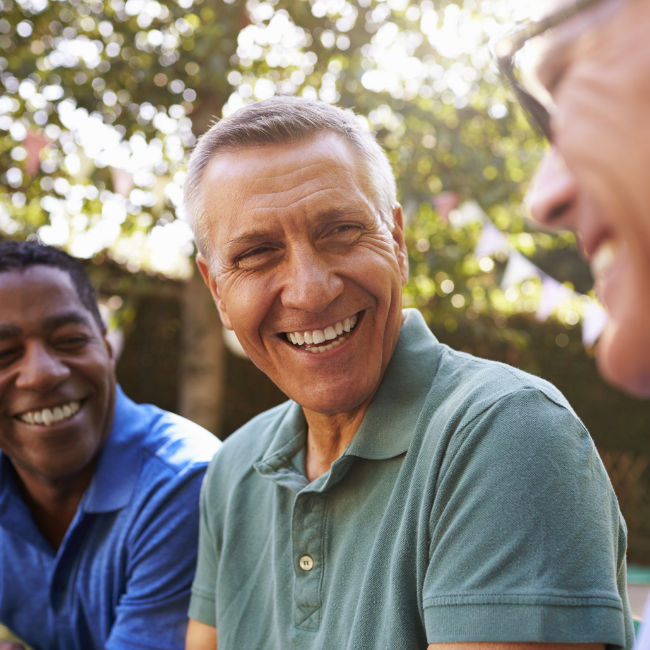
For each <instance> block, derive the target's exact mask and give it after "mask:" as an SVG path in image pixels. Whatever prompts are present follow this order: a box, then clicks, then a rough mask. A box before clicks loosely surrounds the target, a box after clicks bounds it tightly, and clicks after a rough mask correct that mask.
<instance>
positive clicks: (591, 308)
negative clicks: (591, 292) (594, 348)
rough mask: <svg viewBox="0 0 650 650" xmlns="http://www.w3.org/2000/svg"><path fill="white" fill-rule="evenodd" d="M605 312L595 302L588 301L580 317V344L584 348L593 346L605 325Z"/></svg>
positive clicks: (606, 317)
mask: <svg viewBox="0 0 650 650" xmlns="http://www.w3.org/2000/svg"><path fill="white" fill-rule="evenodd" d="M607 319H608V316H607V312H606V311H605V310H604V309H603V308H602V307H601V306H600V305H599V304H598V303H597V302H596V301H595V300H591V299H589V302H588V303H587V307H586V308H585V311H584V314H583V315H582V343H583V345H584V346H585V347H589V346H590V345H593V344H594V343H595V342H596V341H597V340H598V338H599V337H600V335H601V334H602V332H603V330H604V329H605V325H606V324H607Z"/></svg>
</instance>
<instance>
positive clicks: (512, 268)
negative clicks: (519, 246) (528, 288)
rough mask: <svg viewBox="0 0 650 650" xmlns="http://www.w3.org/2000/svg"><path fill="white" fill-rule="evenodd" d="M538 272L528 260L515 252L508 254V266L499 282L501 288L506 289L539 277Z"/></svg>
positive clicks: (540, 273) (539, 272)
mask: <svg viewBox="0 0 650 650" xmlns="http://www.w3.org/2000/svg"><path fill="white" fill-rule="evenodd" d="M541 275H542V271H540V270H539V269H538V268H537V267H536V266H535V265H534V264H533V263H532V262H531V261H530V260H529V259H528V258H526V257H524V256H523V255H522V254H521V253H518V252H517V251H515V252H513V253H511V254H510V259H509V260H508V265H507V266H506V270H505V272H504V274H503V278H502V280H501V288H502V289H504V290H505V289H507V288H508V287H511V286H513V285H515V284H521V283H522V282H523V281H524V280H528V279H529V278H533V277H540V276H541Z"/></svg>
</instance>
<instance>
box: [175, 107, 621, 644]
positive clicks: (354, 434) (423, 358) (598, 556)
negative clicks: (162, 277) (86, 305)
mask: <svg viewBox="0 0 650 650" xmlns="http://www.w3.org/2000/svg"><path fill="white" fill-rule="evenodd" d="M186 209H187V214H188V216H189V219H190V222H191V223H192V225H193V227H194V230H195V233H196V235H197V241H198V244H199V248H200V251H201V254H200V256H199V257H198V264H199V267H200V269H201V272H202V273H203V276H204V278H205V280H206V282H207V284H208V286H209V287H210V289H211V291H212V294H213V297H214V299H215V302H216V304H217V307H218V309H219V313H220V315H221V318H222V320H223V323H224V325H225V326H226V327H227V328H230V329H232V330H234V332H235V334H236V335H237V337H238V338H239V340H240V341H241V343H242V345H243V347H244V349H245V350H246V352H247V353H248V355H249V357H250V358H251V359H252V360H253V361H254V363H255V364H256V365H257V366H258V367H259V368H261V369H262V370H263V371H264V372H265V373H266V374H267V375H268V376H269V377H270V378H271V379H272V380H273V381H274V382H275V383H276V384H277V385H278V386H279V387H280V388H281V389H282V390H283V391H284V392H285V393H286V394H287V395H288V396H289V397H290V398H291V401H289V402H287V403H285V404H283V405H281V406H279V407H276V408H275V409H272V410H270V411H268V412H266V413H263V414H262V415H260V416H258V417H257V418H255V419H254V420H253V421H252V422H250V423H249V424H248V425H246V426H244V427H243V428H242V429H241V430H239V431H238V432H237V433H235V434H234V435H233V436H232V437H231V438H230V439H229V440H228V441H227V442H226V443H225V444H224V446H223V448H222V450H221V452H220V453H219V454H218V455H217V456H216V457H215V460H214V462H213V464H212V465H211V467H210V469H209V470H208V474H207V475H206V481H205V483H204V488H203V492H202V505H201V508H202V510H201V532H200V546H199V561H198V566H197V574H196V578H195V581H194V585H193V588H192V590H193V593H192V600H191V604H190V619H191V620H190V625H189V628H188V636H187V644H186V647H187V648H188V650H214V649H215V648H216V647H217V631H218V642H219V648H220V650H231V649H233V650H234V649H237V650H239V649H241V648H256V649H259V650H262V649H265V650H267V649H268V650H271V649H272V650H287V649H289V648H292V649H296V650H298V649H302V648H304V649H310V650H311V649H318V648H324V649H325V648H331V649H336V650H342V649H344V648H349V649H350V650H352V649H354V650H362V649H379V648H382V649H383V648H389V649H391V650H392V649H399V650H402V649H404V650H406V649H409V650H410V649H420V650H424V649H425V648H427V647H428V648H444V647H446V646H447V645H448V644H459V643H460V644H472V643H473V642H478V643H480V644H481V645H485V646H486V647H487V646H489V645H492V644H497V645H498V647H499V648H509V649H518V648H527V649H528V650H530V648H531V647H537V645H539V644H545V643H551V644H554V645H553V647H554V648H571V647H572V644H576V643H580V644H583V645H582V646H581V647H584V644H587V645H588V648H590V649H592V648H593V649H595V648H603V647H604V646H605V645H609V646H612V647H619V648H624V647H626V648H629V647H631V645H632V642H633V632H632V621H631V616H630V612H629V607H628V604H627V597H626V593H625V560H624V556H625V547H626V532H625V524H624V523H623V521H622V519H621V516H620V513H619V510H618V506H617V503H616V499H615V496H614V494H613V492H612V489H611V486H610V484H609V481H608V478H607V475H606V473H605V471H604V469H603V466H602V464H601V462H600V460H599V458H598V454H597V453H596V450H595V448H594V445H593V442H592V441H591V439H590V437H589V435H588V433H587V432H586V430H585V429H584V427H583V425H582V424H581V423H580V421H579V420H578V419H577V417H576V416H575V414H574V413H573V412H572V410H571V408H570V407H569V405H568V404H567V402H566V401H565V400H564V398H563V397H562V396H561V395H560V394H559V393H558V391H557V390H555V389H554V388H553V387H552V386H550V385H549V384H547V383H546V382H544V381H542V380H540V379H537V378H535V377H532V376H529V375H527V374H525V373H522V372H519V371H517V370H515V369H513V368H510V367H508V366H504V365H501V364H497V363H493V362H489V361H485V360H481V359H476V358H474V357H471V356H469V355H466V354H461V353H457V352H454V351H453V350H451V349H449V348H448V347H446V346H444V345H441V344H439V343H438V342H437V341H436V339H435V338H434V337H433V335H432V334H431V332H430V331H429V329H428V328H427V326H426V324H425V323H424V320H423V319H422V316H421V315H420V314H419V313H418V312H417V311H415V310H407V311H405V312H403V311H402V306H401V291H402V286H403V285H404V283H405V282H406V280H407V275H408V262H407V254H406V249H405V244H404V236H403V231H402V211H401V208H400V207H399V205H398V203H397V201H396V191H395V181H394V178H393V176H392V172H391V169H390V165H389V163H388V161H387V159H386V157H385V155H384V154H383V152H382V151H381V149H380V148H379V146H378V145H377V143H376V142H375V140H374V138H373V137H372V135H371V134H370V132H368V131H367V130H366V129H364V128H363V127H362V126H360V124H359V123H358V122H357V120H356V118H355V117H354V116H353V115H352V114H351V113H348V112H345V111H342V110H340V109H338V108H335V107H332V106H329V105H326V104H322V103H319V102H308V101H304V100H299V99H290V98H274V99H270V100H266V101H264V102H259V103H257V104H251V105H249V106H247V107H245V108H243V109H241V110H239V111H237V112H236V113H234V114H233V115H231V116H229V117H227V118H225V119H223V120H221V121H220V122H218V123H217V124H216V125H215V126H213V127H212V128H211V129H210V131H209V132H208V133H207V134H206V135H204V136H203V138H202V139H201V140H200V142H199V144H198V145H197V148H196V150H195V152H194V154H193V156H192V159H191V162H190V166H189V170H188V176H187V180H186ZM531 643H532V646H531ZM457 647H458V646H457ZM463 647H464V646H463ZM472 647H473V646H472Z"/></svg>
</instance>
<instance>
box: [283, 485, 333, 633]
mask: <svg viewBox="0 0 650 650" xmlns="http://www.w3.org/2000/svg"><path fill="white" fill-rule="evenodd" d="M328 498H329V497H328V495H327V494H326V493H320V492H311V491H305V492H301V493H299V494H298V496H297V497H296V500H295V502H294V506H293V514H292V519H291V544H292V559H293V567H294V576H295V580H294V621H295V624H296V625H297V626H298V627H301V628H303V629H308V630H317V629H318V628H319V626H320V621H321V608H322V593H321V589H322V584H323V573H324V570H325V524H326V518H327V503H328Z"/></svg>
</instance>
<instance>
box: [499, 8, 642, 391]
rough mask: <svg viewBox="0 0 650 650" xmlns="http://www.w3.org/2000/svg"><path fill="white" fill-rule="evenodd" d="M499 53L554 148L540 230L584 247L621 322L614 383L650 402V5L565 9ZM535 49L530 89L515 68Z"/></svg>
mask: <svg viewBox="0 0 650 650" xmlns="http://www.w3.org/2000/svg"><path fill="white" fill-rule="evenodd" d="M548 7H549V8H554V9H555V10H554V11H552V12H551V13H550V14H549V15H548V16H547V17H546V18H545V19H543V20H540V21H538V22H535V23H531V24H528V25H525V26H524V27H523V28H521V29H520V30H518V31H517V32H515V33H513V34H511V35H509V36H508V37H507V38H505V39H503V40H502V41H501V42H500V43H499V44H497V46H496V53H497V56H498V58H499V63H500V67H501V68H502V70H503V71H504V72H505V73H506V75H507V76H508V77H509V80H510V83H511V84H512V85H513V88H514V89H515V91H516V93H517V95H518V96H519V98H520V100H521V102H522V105H523V106H524V108H526V110H527V111H528V113H529V114H530V116H531V118H532V121H533V123H536V124H537V125H539V128H540V130H541V131H542V133H544V134H545V135H546V136H547V138H548V139H549V140H550V142H551V148H550V150H549V152H548V153H547V155H546V157H545V159H544V162H543V163H542V166H541V168H540V169H539V172H538V176H537V180H536V182H535V183H534V184H533V186H532V188H531V190H530V191H529V194H528V203H529V206H530V210H531V213H532V216H533V218H534V219H536V220H537V221H539V222H540V223H541V224H543V225H545V226H547V227H551V228H571V229H573V230H577V231H578V232H579V233H580V235H581V243H582V248H583V250H584V252H585V254H586V256H587V257H588V258H589V262H590V266H591V270H592V273H593V276H594V279H595V280H596V283H597V290H598V296H599V297H600V299H601V300H602V301H603V303H604V304H605V306H606V307H607V310H608V312H609V316H610V318H609V322H608V325H607V327H606V329H605V331H604V333H603V335H602V337H601V340H600V342H599V345H598V364H599V368H600V371H601V372H602V374H603V376H604V377H605V378H606V379H607V380H609V381H610V382H611V383H612V384H614V385H615V386H618V387H620V388H622V389H624V390H626V391H628V392H630V393H632V394H634V395H637V396H644V397H650V334H649V332H650V298H649V297H650V181H649V180H648V170H650V37H649V35H650V2H648V1H647V0H582V1H581V2H575V0H571V1H569V0H562V1H561V2H558V0H554V1H553V2H550V3H548ZM524 46H526V49H528V48H530V47H533V48H535V50H537V52H536V56H534V57H533V60H535V62H536V63H535V65H534V66H532V68H533V69H532V75H529V79H528V88H529V89H525V88H524V87H523V86H522V77H521V76H516V70H515V67H514V65H513V57H514V55H515V53H516V52H517V51H518V50H521V49H522V48H524Z"/></svg>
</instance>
